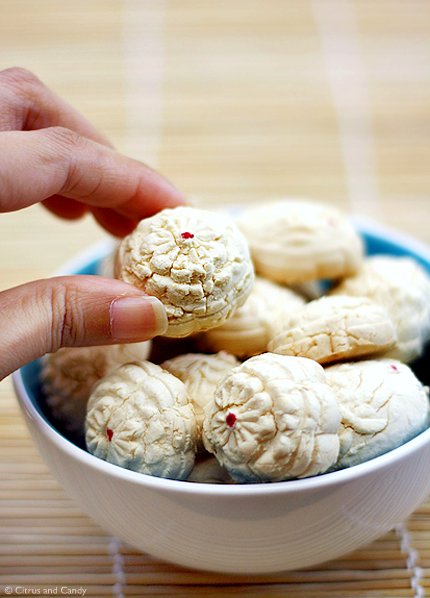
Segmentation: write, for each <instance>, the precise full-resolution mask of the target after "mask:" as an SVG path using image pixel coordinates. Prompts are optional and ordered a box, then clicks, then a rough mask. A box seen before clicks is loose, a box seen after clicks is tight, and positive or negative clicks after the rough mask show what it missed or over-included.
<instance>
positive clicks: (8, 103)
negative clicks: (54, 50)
mask: <svg viewBox="0 0 430 598" xmlns="http://www.w3.org/2000/svg"><path fill="white" fill-rule="evenodd" d="M0 105H1V111H0V131H1V130H3V131H29V130H33V129H45V128H47V127H54V126H61V127H66V128H68V129H70V130H72V131H75V132H76V133H79V134H80V135H82V136H84V137H87V138H88V139H92V140H93V141H97V142H98V143H102V144H104V145H108V146H110V145H111V144H110V142H109V141H108V139H107V138H106V137H105V136H104V135H102V134H101V133H100V132H99V131H98V130H97V129H96V128H95V127H94V126H93V125H92V124H91V123H90V122H89V121H88V120H87V119H86V118H85V117H84V116H82V115H81V114H80V113H79V112H78V111H77V110H75V109H74V108H72V106H70V105H69V104H68V103H67V102H65V101H64V100H62V99H61V98H60V97H58V96H57V95H56V94H55V93H54V92H53V91H51V90H50V89H49V88H48V87H47V86H46V85H44V84H43V83H42V81H40V79H38V78H37V77H36V75H33V73H31V72H30V71H27V70H26V69H23V68H18V67H14V68H10V69H6V70H4V71H0Z"/></svg>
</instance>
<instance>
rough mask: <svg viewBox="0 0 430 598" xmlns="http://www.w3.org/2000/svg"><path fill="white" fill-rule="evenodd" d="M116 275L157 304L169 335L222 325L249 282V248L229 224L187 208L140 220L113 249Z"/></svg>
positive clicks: (244, 294)
mask: <svg viewBox="0 0 430 598" xmlns="http://www.w3.org/2000/svg"><path fill="white" fill-rule="evenodd" d="M115 276H116V278H120V279H121V280H124V281H125V282H129V283H131V284H133V285H135V286H136V287H138V288H140V289H142V290H143V291H144V292H145V293H147V294H148V295H154V296H155V297H157V298H158V299H160V301H162V303H163V304H164V306H165V308H166V311H167V316H168V321H169V327H168V330H167V332H166V334H165V336H170V337H181V336H187V335H189V334H192V333H194V332H197V331H199V330H207V329H208V328H212V327H213V326H218V325H220V324H222V323H223V322H224V321H225V320H227V319H228V318H229V317H230V316H231V315H232V314H233V313H234V311H235V310H236V309H237V308H238V307H240V306H241V305H242V304H243V303H244V302H245V300H246V298H247V297H248V295H249V293H250V292H251V288H252V285H253V280H254V273H253V265H252V261H251V258H250V255H249V250H248V245H247V243H246V240H245V238H244V236H243V235H242V233H241V232H240V231H239V229H238V228H237V226H236V224H235V223H234V222H233V220H231V219H230V218H229V217H228V216H226V215H225V214H220V213H217V212H209V211H206V210H197V209H195V208H188V207H179V208H175V209H166V210H162V211H161V212H159V213H158V214H156V215H155V216H152V217H151V218H146V219H145V220H142V221H141V222H140V223H139V224H138V226H137V228H136V229H135V230H134V231H133V232H132V233H131V234H130V235H129V236H128V237H125V239H123V241H122V243H121V245H120V247H119V249H118V253H117V256H116V264H115Z"/></svg>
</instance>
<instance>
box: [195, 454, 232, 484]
mask: <svg viewBox="0 0 430 598" xmlns="http://www.w3.org/2000/svg"><path fill="white" fill-rule="evenodd" d="M187 481H188V482H198V483H200V484H233V480H232V479H231V476H230V474H229V473H228V471H227V470H226V468H225V467H223V466H222V465H220V464H219V463H218V461H217V460H216V458H215V457H209V459H205V460H204V461H200V463H196V464H195V465H194V468H193V470H192V472H191V473H190V475H189V476H188V478H187Z"/></svg>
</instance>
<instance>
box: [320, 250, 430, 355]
mask: <svg viewBox="0 0 430 598" xmlns="http://www.w3.org/2000/svg"><path fill="white" fill-rule="evenodd" d="M331 294H332V295H337V294H342V295H351V296H358V295H360V296H363V297H368V298H369V299H372V300H373V301H375V302H376V303H379V304H380V305H382V306H383V307H384V308H385V309H386V310H387V312H388V314H389V315H390V317H391V319H392V320H393V323H394V326H395V328H396V333H397V343H396V345H395V347H394V348H393V349H392V350H391V351H390V353H389V354H388V355H389V356H390V357H393V358H394V359H400V361H404V362H406V363H408V362H410V361H412V360H413V359H415V358H416V357H419V356H420V355H421V354H422V352H423V348H424V345H425V343H426V342H428V341H429V340H430V277H429V275H428V274H427V272H426V271H425V270H424V268H422V267H421V266H420V265H419V264H418V263H417V262H415V261H414V260H413V259H411V258H407V257H395V256H388V255H387V256H385V255H377V256H371V257H368V258H366V259H365V260H364V262H363V267H362V269H361V270H360V271H359V272H358V273H357V274H356V275H355V276H352V277H350V278H346V279H345V280H343V281H342V282H341V283H340V284H339V285H338V286H337V287H336V288H335V289H333V291H332V292H331Z"/></svg>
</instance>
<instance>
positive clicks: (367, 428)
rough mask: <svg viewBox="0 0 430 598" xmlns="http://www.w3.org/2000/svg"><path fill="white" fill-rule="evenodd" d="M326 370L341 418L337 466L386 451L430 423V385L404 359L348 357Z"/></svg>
mask: <svg viewBox="0 0 430 598" xmlns="http://www.w3.org/2000/svg"><path fill="white" fill-rule="evenodd" d="M326 375H327V380H328V382H329V383H330V385H331V387H332V388H333V390H334V391H335V393H336V395H337V400H338V403H339V409H340V413H341V418H342V423H341V426H340V428H339V438H340V451H339V457H338V460H337V462H336V465H335V469H340V468H343V467H350V466H351V465H356V464H358V463H362V462H363V461H367V460H369V459H373V458H374V457H377V456H378V455H382V454H383V453H386V452H387V451H390V450H392V449H393V448H396V447H397V446H400V445H401V444H403V443H404V442H406V441H408V440H410V439H411V438H413V437H414V436H416V435H417V434H419V433H420V432H422V431H423V430H425V429H426V428H427V427H428V425H429V400H428V388H425V387H424V386H423V385H422V384H421V382H420V381H419V380H418V379H417V378H416V377H415V375H414V373H413V372H412V370H411V369H410V368H409V367H408V366H407V365H405V364H403V363H401V362H400V361H397V360H394V359H385V358H384V359H375V360H369V361H358V362H355V363H343V364H338V365H333V366H331V367H329V368H327V369H326Z"/></svg>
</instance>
